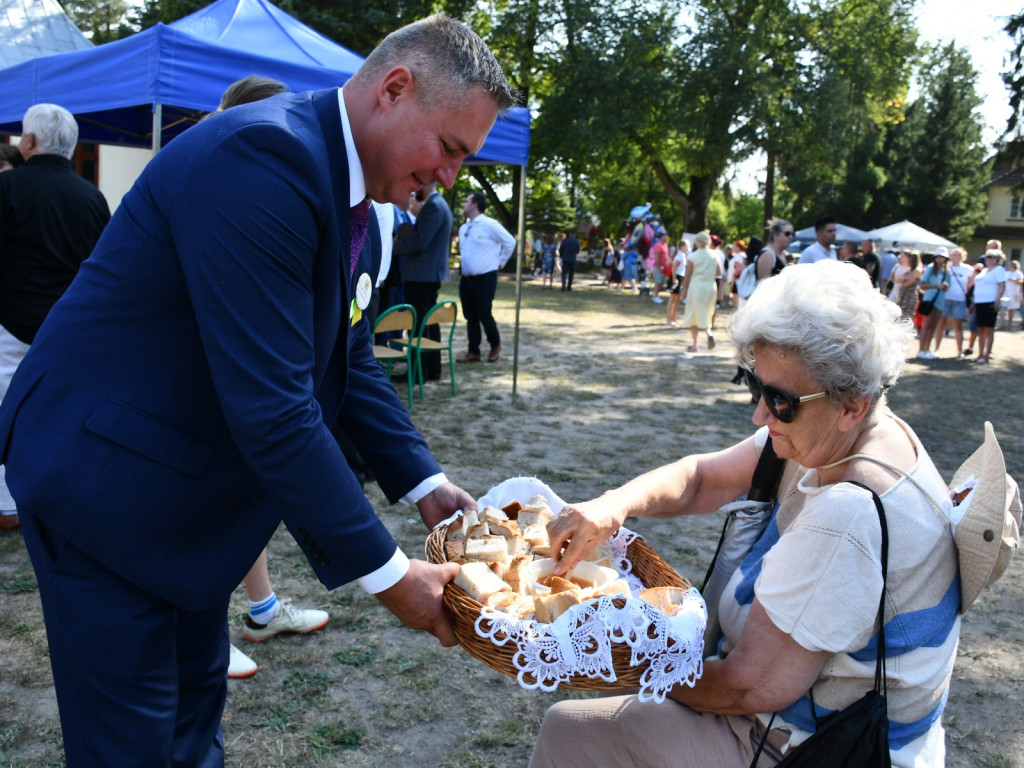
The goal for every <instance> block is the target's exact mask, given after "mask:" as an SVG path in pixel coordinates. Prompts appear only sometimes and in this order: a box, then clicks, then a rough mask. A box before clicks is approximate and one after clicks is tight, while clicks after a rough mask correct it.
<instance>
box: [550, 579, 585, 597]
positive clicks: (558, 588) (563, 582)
mask: <svg viewBox="0 0 1024 768" xmlns="http://www.w3.org/2000/svg"><path fill="white" fill-rule="evenodd" d="M547 582H548V587H550V589H551V594H552V595H557V594H558V593H559V592H572V591H573V590H575V591H577V592H579V591H580V588H579V587H578V586H577V585H576V584H573V583H572V582H571V581H569V580H568V579H563V578H562V577H561V576H552V577H551V578H550V579H548V580H547Z"/></svg>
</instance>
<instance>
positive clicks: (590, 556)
mask: <svg viewBox="0 0 1024 768" xmlns="http://www.w3.org/2000/svg"><path fill="white" fill-rule="evenodd" d="M583 559H584V560H586V561H587V562H591V563H594V564H595V565H605V561H607V562H609V563H611V562H614V561H615V553H614V552H612V548H611V547H609V546H608V545H607V544H598V545H597V547H595V548H594V549H592V550H591V551H590V552H588V553H587V554H586V555H584V556H583ZM605 567H606V568H614V567H615V566H613V565H605Z"/></svg>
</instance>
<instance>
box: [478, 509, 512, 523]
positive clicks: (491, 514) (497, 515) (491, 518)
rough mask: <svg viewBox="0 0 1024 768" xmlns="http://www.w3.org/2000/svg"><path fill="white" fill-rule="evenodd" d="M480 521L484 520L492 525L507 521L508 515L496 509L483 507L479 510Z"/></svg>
mask: <svg viewBox="0 0 1024 768" xmlns="http://www.w3.org/2000/svg"><path fill="white" fill-rule="evenodd" d="M480 519H481V520H485V521H487V522H488V523H493V522H499V521H502V520H508V515H506V514H505V513H504V512H503V511H501V510H500V509H498V508H497V507H484V508H483V509H481V510H480Z"/></svg>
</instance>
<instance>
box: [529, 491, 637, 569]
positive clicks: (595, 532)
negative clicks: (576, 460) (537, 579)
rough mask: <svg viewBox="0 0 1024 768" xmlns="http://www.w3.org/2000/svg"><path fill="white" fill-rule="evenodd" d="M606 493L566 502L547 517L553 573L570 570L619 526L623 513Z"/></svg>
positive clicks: (624, 517)
mask: <svg viewBox="0 0 1024 768" xmlns="http://www.w3.org/2000/svg"><path fill="white" fill-rule="evenodd" d="M609 497H610V494H605V495H604V496H601V497H600V498H597V499H594V500H593V501H586V502H583V503H582V504H566V505H565V506H564V507H562V511H561V512H559V513H558V514H557V515H556V516H555V517H553V518H551V520H550V521H548V538H549V539H550V540H551V557H552V559H554V561H555V569H554V573H555V575H556V576H561V575H563V574H565V573H567V572H569V571H571V570H572V569H573V568H575V567H576V566H577V565H578V564H579V562H580V560H582V559H583V557H584V556H585V555H586V554H587V553H588V552H590V551H591V550H593V549H594V548H595V547H597V546H599V545H601V544H603V543H604V542H605V541H607V540H608V537H609V536H611V535H612V534H613V533H615V532H616V531H617V530H619V528H621V527H622V523H623V521H624V520H625V519H626V515H625V513H624V512H623V511H622V509H621V507H619V506H617V505H615V504H614V503H612V502H611V499H610V498H609ZM563 549H564V551H563Z"/></svg>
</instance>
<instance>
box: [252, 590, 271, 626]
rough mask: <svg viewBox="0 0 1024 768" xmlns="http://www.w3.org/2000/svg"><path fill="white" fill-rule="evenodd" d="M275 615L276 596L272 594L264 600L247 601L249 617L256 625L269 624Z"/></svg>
mask: <svg viewBox="0 0 1024 768" xmlns="http://www.w3.org/2000/svg"><path fill="white" fill-rule="evenodd" d="M276 615H277V595H276V594H275V593H273V592H271V593H270V597H268V598H267V599H266V600H260V601H259V602H257V603H254V602H253V601H252V600H250V601H249V617H250V618H251V619H252V620H253V621H255V622H256V623H257V624H264V625H265V624H269V623H270V622H272V621H273V620H274V616H276Z"/></svg>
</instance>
